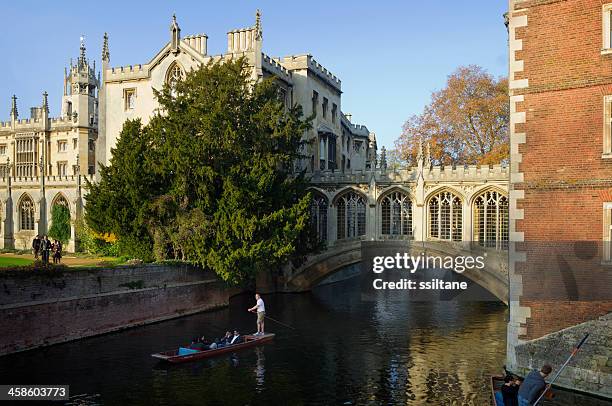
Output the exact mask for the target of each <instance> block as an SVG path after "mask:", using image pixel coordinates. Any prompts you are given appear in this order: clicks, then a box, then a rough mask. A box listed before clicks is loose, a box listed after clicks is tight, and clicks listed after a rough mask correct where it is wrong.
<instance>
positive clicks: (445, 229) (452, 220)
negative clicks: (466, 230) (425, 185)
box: [428, 191, 462, 241]
mask: <svg viewBox="0 0 612 406" xmlns="http://www.w3.org/2000/svg"><path fill="white" fill-rule="evenodd" d="M428 207H429V237H430V238H437V239H440V240H452V241H461V231H462V227H461V221H462V216H461V199H460V198H459V196H457V195H455V194H454V193H452V192H449V191H443V192H439V193H437V194H435V195H434V196H433V197H431V198H430V199H429V206H428Z"/></svg>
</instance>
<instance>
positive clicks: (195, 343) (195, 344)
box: [189, 337, 204, 351]
mask: <svg viewBox="0 0 612 406" xmlns="http://www.w3.org/2000/svg"><path fill="white" fill-rule="evenodd" d="M189 348H191V349H192V350H198V351H202V350H203V349H204V344H203V343H202V342H201V340H200V339H199V338H197V337H196V338H194V339H193V340H191V345H190V346H189Z"/></svg>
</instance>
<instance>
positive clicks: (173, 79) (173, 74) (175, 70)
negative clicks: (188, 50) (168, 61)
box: [166, 62, 185, 86]
mask: <svg viewBox="0 0 612 406" xmlns="http://www.w3.org/2000/svg"><path fill="white" fill-rule="evenodd" d="M184 78H185V72H183V69H182V68H181V67H180V66H179V65H178V64H177V63H176V62H174V63H173V64H172V65H170V68H168V73H167V74H166V83H167V84H169V85H170V86H173V85H175V84H176V83H177V82H179V81H181V80H183V79H184Z"/></svg>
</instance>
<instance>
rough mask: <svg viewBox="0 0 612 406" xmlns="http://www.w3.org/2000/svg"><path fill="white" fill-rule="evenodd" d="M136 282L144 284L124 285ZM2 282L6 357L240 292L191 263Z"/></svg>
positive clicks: (0, 320)
mask: <svg viewBox="0 0 612 406" xmlns="http://www.w3.org/2000/svg"><path fill="white" fill-rule="evenodd" d="M99 281H102V282H101V283H100V282H99ZM135 281H136V282H138V281H142V282H143V283H142V284H141V283H140V282H138V283H137V284H132V285H131V286H132V288H128V287H125V286H120V285H123V284H126V283H128V284H129V283H130V282H135ZM0 284H1V285H2V286H5V288H4V292H3V293H1V294H0V297H1V298H3V300H4V301H5V302H7V301H8V299H7V298H10V303H5V304H2V305H0V331H2V334H1V335H0V355H4V354H8V353H11V352H17V351H22V350H26V349H30V348H35V347H40V346H45V345H50V344H55V343H60V342H64V341H69V340H74V339H77V338H82V337H87V336H92V335H97V334H102V333H107V332H111V331H116V330H120V329H124V328H128V327H133V326H138V325H142V324H146V323H152V322H156V321H160V320H165V319H170V318H173V317H179V316H182V315H186V314H190V313H195V312H200V311H204V310H209V309H214V308H217V307H221V306H226V305H227V304H228V301H229V297H230V296H231V295H232V294H235V293H237V291H235V290H234V289H229V288H227V287H226V285H225V284H224V283H223V282H221V281H219V280H218V279H216V278H214V277H212V275H211V274H208V273H205V272H202V271H200V270H196V269H190V268H189V267H185V266H179V267H174V266H158V265H146V266H139V267H130V268H119V269H112V270H111V269H106V270H105V269H102V270H89V271H71V272H67V273H63V274H57V275H54V276H50V275H36V274H29V275H19V276H9V275H7V274H5V273H3V274H0ZM19 286H23V290H19V289H18V287H19ZM33 293H36V295H37V296H36V300H34V301H32V300H31V297H32V296H31V295H32V294H33ZM19 298H21V300H22V301H21V302H20V301H19V300H17V299H19Z"/></svg>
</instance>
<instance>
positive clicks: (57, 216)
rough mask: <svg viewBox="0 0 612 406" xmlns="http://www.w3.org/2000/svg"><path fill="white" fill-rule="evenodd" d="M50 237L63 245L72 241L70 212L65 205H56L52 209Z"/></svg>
mask: <svg viewBox="0 0 612 406" xmlns="http://www.w3.org/2000/svg"><path fill="white" fill-rule="evenodd" d="M49 237H51V238H52V239H54V240H59V241H61V242H62V243H63V244H66V243H68V241H69V240H70V210H69V209H68V207H66V206H64V205H63V204H54V205H53V207H52V208H51V228H49Z"/></svg>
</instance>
